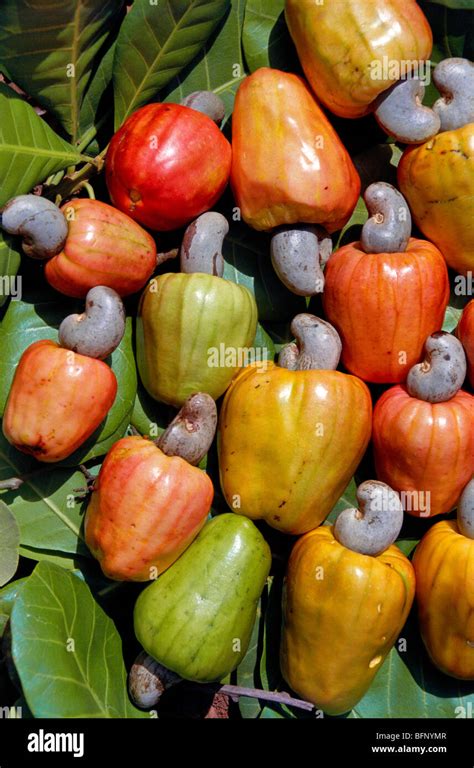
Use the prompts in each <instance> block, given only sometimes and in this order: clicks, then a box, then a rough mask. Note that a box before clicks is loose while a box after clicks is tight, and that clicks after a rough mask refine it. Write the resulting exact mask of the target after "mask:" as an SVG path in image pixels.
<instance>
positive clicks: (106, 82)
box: [77, 43, 115, 154]
mask: <svg viewBox="0 0 474 768" xmlns="http://www.w3.org/2000/svg"><path fill="white" fill-rule="evenodd" d="M114 53H115V43H114V44H113V45H111V46H110V48H109V50H108V51H107V53H106V54H105V56H104V58H103V59H102V61H101V62H100V64H99V66H98V68H97V71H96V72H95V74H94V77H93V79H92V82H91V84H90V86H89V87H88V89H87V91H86V92H85V94H84V100H83V102H82V106H81V113H80V115H79V132H80V136H79V138H78V140H77V143H78V144H80V145H81V148H82V151H83V152H85V151H86V150H87V152H88V153H89V154H90V153H92V154H95V153H97V152H99V151H100V150H101V149H102V148H103V147H105V145H106V144H107V141H108V139H109V138H110V136H111V135H112V133H113V95H112V70H113V63H114ZM107 129H109V130H107ZM89 137H90V138H89ZM96 137H99V138H96Z"/></svg>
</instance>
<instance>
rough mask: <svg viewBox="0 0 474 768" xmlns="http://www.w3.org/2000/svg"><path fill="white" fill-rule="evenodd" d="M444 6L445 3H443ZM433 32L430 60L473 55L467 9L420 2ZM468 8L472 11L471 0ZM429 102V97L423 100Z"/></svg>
mask: <svg viewBox="0 0 474 768" xmlns="http://www.w3.org/2000/svg"><path fill="white" fill-rule="evenodd" d="M456 1H457V0H456ZM443 5H444V6H446V5H447V3H443ZM420 6H421V8H422V10H423V13H424V14H425V15H426V17H427V19H428V22H429V25H430V27H431V30H432V32H433V51H432V54H431V61H432V62H435V63H438V62H439V61H441V60H442V59H446V58H450V57H452V56H461V57H464V58H466V59H472V58H473V57H474V28H473V26H472V13H470V12H469V11H468V10H453V9H452V8H450V7H449V8H447V7H442V5H439V4H434V3H433V2H427V1H426V0H425V1H424V2H421V3H420ZM470 10H471V11H472V2H471V7H470ZM435 93H437V92H436V91H435ZM438 96H439V94H438ZM424 101H425V103H431V98H428V100H427V99H425V100H424Z"/></svg>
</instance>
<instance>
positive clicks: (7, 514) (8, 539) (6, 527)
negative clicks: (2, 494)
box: [0, 501, 20, 587]
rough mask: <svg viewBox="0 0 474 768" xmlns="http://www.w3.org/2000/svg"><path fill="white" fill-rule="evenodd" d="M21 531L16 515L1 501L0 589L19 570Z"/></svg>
mask: <svg viewBox="0 0 474 768" xmlns="http://www.w3.org/2000/svg"><path fill="white" fill-rule="evenodd" d="M19 544H20V529H19V528H18V523H17V521H16V519H15V515H14V514H13V513H12V512H11V511H10V510H9V509H8V507H7V505H6V504H5V503H4V502H3V501H0V587H3V585H4V584H6V583H7V582H8V581H10V579H12V578H13V576H14V575H15V573H16V569H17V568H18V557H19V555H18V547H19Z"/></svg>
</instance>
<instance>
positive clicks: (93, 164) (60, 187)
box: [45, 147, 108, 201]
mask: <svg viewBox="0 0 474 768" xmlns="http://www.w3.org/2000/svg"><path fill="white" fill-rule="evenodd" d="M107 148H108V147H106V148H105V149H104V150H103V151H102V152H101V153H100V154H99V155H97V157H85V156H84V159H85V160H86V161H87V162H86V163H85V165H83V166H82V168H80V169H79V170H78V171H75V172H74V173H72V174H71V175H67V176H65V177H64V178H63V179H62V180H61V181H60V183H59V184H57V185H56V186H52V187H51V189H48V190H47V192H46V195H45V197H48V198H53V199H54V200H55V201H58V200H62V199H64V198H67V197H70V196H71V195H73V194H74V193H75V192H78V191H79V190H80V189H82V188H83V187H84V184H85V183H87V182H88V181H89V179H90V178H91V177H93V176H95V175H96V174H98V173H100V172H101V171H102V169H103V167H104V162H105V155H106V154H107Z"/></svg>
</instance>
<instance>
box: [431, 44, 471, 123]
mask: <svg viewBox="0 0 474 768" xmlns="http://www.w3.org/2000/svg"><path fill="white" fill-rule="evenodd" d="M433 80H434V84H435V85H436V87H437V89H438V91H439V92H440V93H441V94H442V96H441V98H440V99H438V101H435V103H434V104H433V111H434V112H435V113H436V114H437V115H438V117H439V118H440V121H441V130H442V131H452V130H455V129H456V128H461V127H462V126H463V125H467V124H468V123H473V122H474V64H473V63H472V62H471V61H469V59H460V58H452V59H444V61H440V63H439V64H437V65H436V67H435V68H434V71H433Z"/></svg>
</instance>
